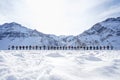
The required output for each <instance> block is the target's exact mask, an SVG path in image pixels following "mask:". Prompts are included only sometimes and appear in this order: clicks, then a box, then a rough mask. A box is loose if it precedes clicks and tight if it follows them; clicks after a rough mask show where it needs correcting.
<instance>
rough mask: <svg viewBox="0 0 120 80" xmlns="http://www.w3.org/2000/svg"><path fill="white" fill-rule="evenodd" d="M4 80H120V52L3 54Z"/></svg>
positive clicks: (0, 60)
mask: <svg viewBox="0 0 120 80" xmlns="http://www.w3.org/2000/svg"><path fill="white" fill-rule="evenodd" d="M0 80H120V51H7V50H6V51H0Z"/></svg>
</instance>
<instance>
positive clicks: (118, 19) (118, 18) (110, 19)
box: [103, 17, 120, 22]
mask: <svg viewBox="0 0 120 80" xmlns="http://www.w3.org/2000/svg"><path fill="white" fill-rule="evenodd" d="M108 21H120V17H117V18H108V19H106V20H105V21H103V22H108Z"/></svg>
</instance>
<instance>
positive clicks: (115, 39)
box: [0, 17, 120, 49]
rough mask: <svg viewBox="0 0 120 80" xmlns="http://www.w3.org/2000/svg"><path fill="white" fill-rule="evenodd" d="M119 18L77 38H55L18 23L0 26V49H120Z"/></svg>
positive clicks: (98, 25)
mask: <svg viewBox="0 0 120 80" xmlns="http://www.w3.org/2000/svg"><path fill="white" fill-rule="evenodd" d="M119 40H120V17H118V18H109V19H106V20H105V21H103V22H100V23H97V24H95V25H94V26H93V27H92V28H91V29H89V30H87V31H85V32H84V33H82V34H80V35H77V36H55V35H51V34H44V33H41V32H38V31H37V30H32V29H28V28H26V27H24V26H22V25H20V24H18V23H15V22H12V23H5V24H3V25H0V49H8V46H9V45H17V46H20V45H22V46H23V45H24V46H26V45H33V46H34V45H39V46H44V45H45V46H99V45H100V46H113V47H114V49H120V41H119Z"/></svg>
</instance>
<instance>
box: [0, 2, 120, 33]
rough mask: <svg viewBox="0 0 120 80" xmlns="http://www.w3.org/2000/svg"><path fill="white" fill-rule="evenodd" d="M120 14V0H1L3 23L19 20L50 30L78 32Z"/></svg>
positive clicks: (0, 18) (52, 31)
mask: <svg viewBox="0 0 120 80" xmlns="http://www.w3.org/2000/svg"><path fill="white" fill-rule="evenodd" d="M118 16H120V0H0V24H3V23H6V22H7V23H9V22H17V23H20V24H22V25H23V26H26V27H28V28H31V29H37V30H38V31H40V32H43V33H46V34H55V35H78V34H80V33H82V32H83V31H85V30H87V29H89V28H90V27H92V25H94V24H95V23H97V22H100V21H102V20H105V19H106V18H108V17H118Z"/></svg>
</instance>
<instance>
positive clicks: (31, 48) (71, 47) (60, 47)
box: [8, 45, 113, 50]
mask: <svg viewBox="0 0 120 80" xmlns="http://www.w3.org/2000/svg"><path fill="white" fill-rule="evenodd" d="M8 50H113V46H31V45H29V46H14V45H12V46H9V47H8Z"/></svg>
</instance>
